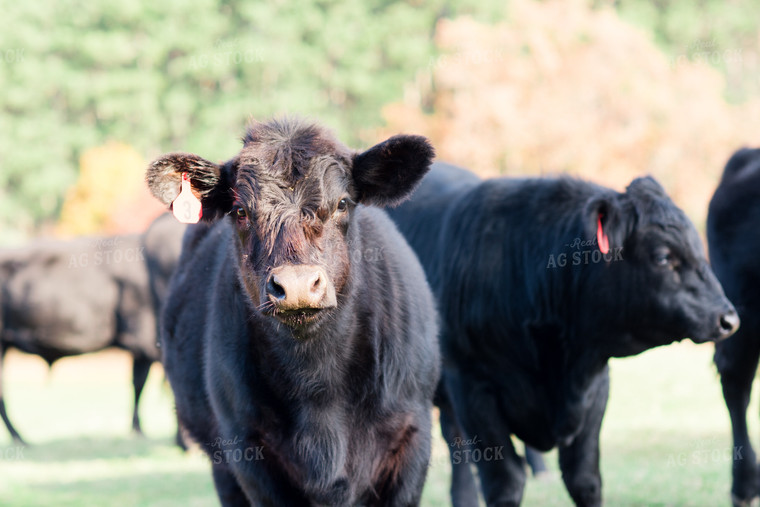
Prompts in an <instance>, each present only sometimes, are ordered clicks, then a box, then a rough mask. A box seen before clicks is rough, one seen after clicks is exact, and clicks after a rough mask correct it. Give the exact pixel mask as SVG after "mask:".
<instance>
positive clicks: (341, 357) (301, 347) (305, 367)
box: [249, 286, 356, 400]
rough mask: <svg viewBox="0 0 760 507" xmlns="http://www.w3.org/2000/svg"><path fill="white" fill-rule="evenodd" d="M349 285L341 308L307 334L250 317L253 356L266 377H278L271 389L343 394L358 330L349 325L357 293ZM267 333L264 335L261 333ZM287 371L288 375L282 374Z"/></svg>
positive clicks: (300, 395) (295, 394)
mask: <svg viewBox="0 0 760 507" xmlns="http://www.w3.org/2000/svg"><path fill="white" fill-rule="evenodd" d="M352 293H353V290H352V288H351V287H350V286H349V287H348V290H347V291H346V293H344V294H341V295H339V296H338V307H337V308H336V309H335V310H333V311H334V313H333V314H332V315H330V316H328V317H327V318H326V319H325V320H324V321H323V322H321V323H320V324H319V326H318V327H316V328H314V329H313V330H312V332H311V333H310V335H309V336H298V333H294V332H293V331H292V330H291V329H290V328H288V327H287V326H285V325H284V324H281V323H276V322H273V321H272V320H271V318H270V317H265V316H262V315H260V314H259V315H258V316H257V317H255V318H251V319H249V336H250V339H251V340H252V342H253V343H254V344H256V345H254V346H255V348H256V349H258V350H257V351H256V352H254V354H253V358H254V361H256V363H258V366H259V368H261V369H262V371H267V372H268V373H267V374H266V375H264V378H270V379H276V381H275V382H273V383H272V385H271V386H270V387H271V388H272V389H273V390H275V391H278V392H280V393H281V394H283V395H285V396H287V397H289V398H291V397H292V398H295V399H310V398H313V399H320V400H324V399H325V398H339V397H343V396H345V392H346V390H347V384H348V383H349V381H350V379H348V378H347V369H348V368H347V366H346V365H349V364H350V362H351V361H352V350H353V348H354V347H353V341H354V335H355V334H356V333H354V332H353V330H352V329H351V326H352V319H351V318H350V317H351V315H352V313H354V312H355V308H354V307H355V306H356V304H355V299H356V298H355V297H353V296H352ZM262 335H264V339H259V338H257V337H259V336H262ZM284 375H285V377H283V376H284Z"/></svg>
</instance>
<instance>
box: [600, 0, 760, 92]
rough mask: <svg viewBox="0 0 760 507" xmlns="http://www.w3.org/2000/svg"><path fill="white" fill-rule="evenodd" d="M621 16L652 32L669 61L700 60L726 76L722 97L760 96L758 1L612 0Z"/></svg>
mask: <svg viewBox="0 0 760 507" xmlns="http://www.w3.org/2000/svg"><path fill="white" fill-rule="evenodd" d="M595 3H597V4H600V5H604V4H609V3H612V4H614V6H615V8H616V9H617V11H618V12H619V13H620V16H621V17H622V18H623V19H624V20H627V21H630V22H632V23H634V24H636V25H638V26H641V27H644V28H646V29H647V30H648V31H650V32H651V33H652V34H653V37H654V40H655V42H656V43H657V44H658V45H659V46H660V47H662V48H663V49H664V50H665V51H666V53H667V54H668V56H669V58H670V61H671V64H672V65H674V66H675V65H682V64H683V63H686V62H697V61H701V62H705V63H708V64H710V65H711V66H713V67H715V68H717V69H718V70H720V71H721V72H723V73H724V74H725V76H726V78H727V87H726V97H727V98H728V99H729V100H731V101H733V102H740V101H742V100H746V99H748V98H751V97H757V96H758V95H760V26H759V25H758V19H760V2H758V1H757V0H731V1H730V2H726V1H725V0H699V1H695V0H657V1H656V2H652V1H651V0H614V1H613V2H605V1H597V2H595Z"/></svg>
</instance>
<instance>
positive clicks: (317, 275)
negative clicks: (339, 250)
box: [266, 265, 335, 311]
mask: <svg viewBox="0 0 760 507" xmlns="http://www.w3.org/2000/svg"><path fill="white" fill-rule="evenodd" d="M266 295H267V298H268V299H269V301H270V302H272V303H273V304H274V306H275V307H276V308H277V309H278V310H280V311H288V310H317V309H322V308H328V307H331V306H335V291H334V289H333V288H332V284H330V281H329V278H328V276H327V273H326V272H325V271H324V269H322V268H320V267H318V266H307V265H288V266H280V267H277V268H275V269H273V270H272V272H271V273H270V275H269V278H268V279H267V283H266Z"/></svg>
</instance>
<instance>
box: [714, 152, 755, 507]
mask: <svg viewBox="0 0 760 507" xmlns="http://www.w3.org/2000/svg"><path fill="white" fill-rule="evenodd" d="M758 230H760V149H742V150H739V151H737V152H736V153H735V154H734V155H733V156H732V157H731V159H730V160H729V161H728V163H727V164H726V168H725V171H724V172H723V178H722V180H721V182H720V185H719V186H718V188H717V190H716V191H715V194H714V195H713V198H712V201H711V202H710V209H709V213H708V216H707V240H708V245H709V250H710V263H711V264H712V266H713V269H714V270H715V274H716V276H717V277H718V279H719V280H720V282H721V284H722V285H723V288H724V289H725V291H726V295H727V296H728V297H729V299H731V301H732V302H733V303H734V305H736V310H737V311H738V312H739V315H740V317H741V319H742V326H741V329H739V331H738V332H737V333H736V334H735V335H734V336H732V337H731V338H730V339H728V340H726V341H723V342H720V343H718V344H717V345H716V347H715V364H716V365H717V367H718V371H719V372H720V378H721V383H722V384H723V397H724V398H725V400H726V406H727V407H728V412H729V414H730V416H731V426H732V428H733V437H734V446H735V447H734V448H735V449H738V451H737V453H738V454H739V455H740V456H741V459H734V460H733V463H732V467H733V486H732V488H731V493H732V496H733V501H734V505H749V504H750V502H751V500H752V499H753V498H754V497H756V496H757V495H758V493H760V477H759V476H758V467H757V463H756V456H755V452H754V449H753V448H752V444H751V441H750V438H749V433H748V431H747V417H746V414H747V405H748V404H749V400H750V394H751V391H752V381H753V380H754V378H755V374H756V372H757V363H758V357H759V356H760V289H759V287H760V259H759V258H758V252H759V251H760V236H758Z"/></svg>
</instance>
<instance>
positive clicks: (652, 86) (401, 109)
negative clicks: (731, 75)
mask: <svg viewBox="0 0 760 507" xmlns="http://www.w3.org/2000/svg"><path fill="white" fill-rule="evenodd" d="M507 19H508V21H505V22H503V23H500V24H496V25H492V26H489V25H486V24H483V23H480V22H476V21H474V20H472V19H469V18H460V19H456V20H446V19H444V20H441V21H440V22H439V25H438V29H437V30H436V36H435V39H436V44H437V45H438V48H439V51H440V52H441V56H440V57H438V58H437V60H436V61H435V63H434V65H432V66H431V68H430V74H429V76H428V77H427V78H426V79H417V80H416V81H415V82H414V83H412V84H411V85H410V86H413V87H414V88H415V89H416V90H417V93H416V94H415V93H410V94H408V96H407V97H406V99H405V100H403V101H400V102H397V103H394V104H391V105H389V106H387V107H386V108H385V109H384V116H385V118H386V119H387V127H386V128H385V129H384V130H383V131H381V132H373V133H370V134H368V138H373V139H376V138H379V137H382V136H384V135H388V134H390V133H392V132H396V131H398V130H399V129H405V130H410V131H415V132H419V133H423V134H426V135H428V136H430V137H431V139H432V140H433V144H434V145H435V146H436V151H437V155H438V157H439V158H441V159H443V160H448V161H450V162H454V163H458V164H461V165H463V166H465V167H469V168H471V169H474V170H475V171H476V172H479V173H480V174H481V175H486V176H493V175H497V174H511V175H525V174H534V175H540V174H547V173H548V174H552V173H553V174H556V173H560V172H567V173H570V174H574V175H578V176H582V177H585V178H588V179H592V180H594V181H598V182H600V183H604V184H607V185H610V186H612V187H614V188H618V189H621V190H622V188H623V187H624V186H625V185H627V184H628V183H629V182H630V181H631V179H632V178H634V177H637V176H640V175H642V174H647V173H649V174H652V175H654V176H655V177H656V178H657V179H658V180H660V182H661V183H662V184H663V185H664V186H665V188H666V189H667V190H668V191H669V192H670V194H671V195H672V196H673V198H674V200H675V201H676V202H677V203H678V204H679V205H681V206H682V207H683V208H684V209H685V211H686V212H687V213H688V214H689V215H690V217H691V218H692V219H694V220H695V222H696V223H697V224H698V225H702V224H703V222H704V217H705V214H706V211H707V209H706V208H707V203H708V202H709V198H710V195H711V194H712V192H713V190H714V188H715V185H716V184H717V180H718V179H719V177H720V174H721V170H722V167H723V165H724V164H725V162H726V160H727V159H728V157H729V156H730V155H731V153H732V152H733V150H735V149H737V148H739V147H740V146H742V145H743V144H752V143H757V141H758V139H757V132H760V100H757V99H755V100H753V101H748V102H746V103H744V104H742V105H730V104H728V103H727V102H726V100H725V99H724V97H723V90H724V87H725V80H724V79H723V76H721V75H720V74H719V73H718V72H717V71H716V70H715V69H713V68H711V67H709V66H708V65H705V64H704V63H699V62H684V63H683V64H681V65H677V66H672V65H670V62H669V60H668V58H667V57H666V56H665V55H664V54H663V53H662V52H661V51H660V50H659V49H658V48H657V47H656V46H655V45H654V44H653V42H652V41H651V39H650V38H649V37H648V36H647V34H646V33H644V32H643V31H642V30H641V29H639V28H636V27H634V26H632V25H630V24H627V23H625V22H623V21H621V19H620V18H619V16H618V15H617V14H616V12H615V11H614V10H612V9H610V8H602V9H598V10H592V9H590V8H589V3H588V2H585V1H583V0H563V1H559V0H555V1H547V2H535V1H531V0H513V2H512V3H511V4H510V12H509V16H507Z"/></svg>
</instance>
